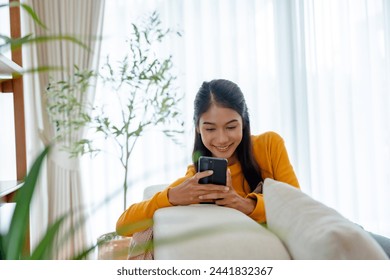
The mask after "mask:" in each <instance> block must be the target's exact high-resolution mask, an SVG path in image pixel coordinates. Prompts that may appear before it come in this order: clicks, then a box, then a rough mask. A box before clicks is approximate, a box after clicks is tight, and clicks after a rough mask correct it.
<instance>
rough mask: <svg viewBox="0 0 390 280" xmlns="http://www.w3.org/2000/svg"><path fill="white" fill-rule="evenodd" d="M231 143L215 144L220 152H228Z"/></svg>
mask: <svg viewBox="0 0 390 280" xmlns="http://www.w3.org/2000/svg"><path fill="white" fill-rule="evenodd" d="M230 146H231V145H226V146H214V148H216V149H217V150H218V151H220V152H226V151H227V150H228V149H229V148H230Z"/></svg>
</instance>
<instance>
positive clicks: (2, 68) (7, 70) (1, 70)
mask: <svg viewBox="0 0 390 280" xmlns="http://www.w3.org/2000/svg"><path fill="white" fill-rule="evenodd" d="M22 71H23V68H22V67H20V66H19V65H18V64H16V63H15V62H13V61H12V60H11V59H9V58H7V57H5V56H4V55H2V54H0V81H4V80H10V79H12V78H13V75H14V74H22Z"/></svg>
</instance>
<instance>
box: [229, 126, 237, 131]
mask: <svg viewBox="0 0 390 280" xmlns="http://www.w3.org/2000/svg"><path fill="white" fill-rule="evenodd" d="M235 128H236V126H228V127H227V129H229V130H233V129H235Z"/></svg>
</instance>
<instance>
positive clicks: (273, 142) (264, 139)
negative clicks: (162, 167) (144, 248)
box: [116, 132, 299, 236]
mask: <svg viewBox="0 0 390 280" xmlns="http://www.w3.org/2000/svg"><path fill="white" fill-rule="evenodd" d="M252 145H253V153H254V156H255V160H256V162H257V163H258V165H259V166H260V169H261V174H262V177H263V179H265V178H272V179H275V180H277V181H281V182H285V183H288V184H290V185H292V186H295V187H297V188H299V183H298V180H297V177H296V175H295V173H294V169H293V167H292V165H291V163H290V160H289V158H288V154H287V150H286V148H285V145H284V141H283V139H282V137H280V136H279V135H278V134H277V133H275V132H266V133H263V134H261V135H257V136H252ZM229 169H230V172H231V176H232V184H233V187H234V189H235V190H236V192H237V193H238V194H239V195H241V196H242V197H249V198H252V199H254V200H256V201H257V203H256V207H255V209H254V210H253V212H252V213H251V214H250V215H249V217H251V218H252V219H254V220H255V221H257V222H260V223H263V222H266V216H265V209H264V200H263V195H262V194H257V193H251V192H250V188H249V185H248V183H247V182H246V181H245V180H244V175H243V173H242V171H241V166H240V164H239V163H238V162H237V163H235V164H233V165H230V166H229ZM194 175H195V168H194V166H193V165H189V166H188V169H187V173H186V175H185V176H184V177H182V178H180V179H178V180H176V181H175V182H173V183H172V184H170V185H169V186H168V187H167V188H166V189H165V190H163V191H161V192H158V193H156V194H155V195H154V196H153V197H152V198H151V199H149V200H145V201H142V202H139V203H135V204H133V205H131V206H130V207H129V208H128V209H127V210H126V211H125V212H123V214H122V215H121V216H120V217H119V219H118V221H117V224H116V230H117V232H118V234H120V235H126V236H131V235H132V234H133V233H134V232H137V231H141V230H144V229H146V228H148V227H149V226H151V224H152V218H153V214H154V212H155V211H156V210H157V209H159V208H163V207H170V206H172V204H171V203H169V200H168V190H169V189H170V188H174V187H176V186H177V185H179V184H181V183H182V182H184V181H185V180H187V179H188V178H190V177H192V176H194Z"/></svg>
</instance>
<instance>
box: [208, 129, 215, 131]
mask: <svg viewBox="0 0 390 280" xmlns="http://www.w3.org/2000/svg"><path fill="white" fill-rule="evenodd" d="M213 130H215V128H206V131H213Z"/></svg>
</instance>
